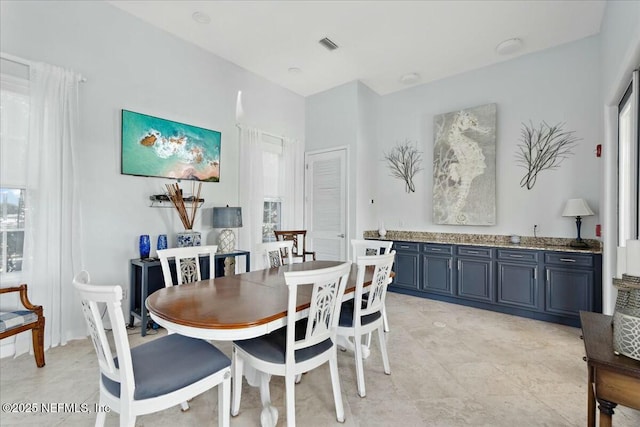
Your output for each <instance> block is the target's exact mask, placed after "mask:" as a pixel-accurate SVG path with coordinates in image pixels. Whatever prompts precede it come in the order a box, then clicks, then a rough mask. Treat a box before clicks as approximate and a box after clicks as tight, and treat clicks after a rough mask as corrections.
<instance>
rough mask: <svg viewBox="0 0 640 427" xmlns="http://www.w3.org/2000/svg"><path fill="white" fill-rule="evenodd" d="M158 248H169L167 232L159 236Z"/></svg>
mask: <svg viewBox="0 0 640 427" xmlns="http://www.w3.org/2000/svg"><path fill="white" fill-rule="evenodd" d="M157 249H158V250H159V251H161V250H163V249H167V235H166V234H161V235H159V236H158V246H157Z"/></svg>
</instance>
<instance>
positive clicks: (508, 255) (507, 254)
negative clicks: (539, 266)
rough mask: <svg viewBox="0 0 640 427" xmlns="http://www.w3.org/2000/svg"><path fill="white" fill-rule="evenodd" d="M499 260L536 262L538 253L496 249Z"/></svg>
mask: <svg viewBox="0 0 640 427" xmlns="http://www.w3.org/2000/svg"><path fill="white" fill-rule="evenodd" d="M498 259H499V260H507V259H508V260H512V261H523V262H538V252H536V251H522V250H516V249H498Z"/></svg>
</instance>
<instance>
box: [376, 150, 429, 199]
mask: <svg viewBox="0 0 640 427" xmlns="http://www.w3.org/2000/svg"><path fill="white" fill-rule="evenodd" d="M384 159H385V160H386V161H387V166H389V169H390V170H391V176H393V177H396V178H398V179H402V180H403V181H404V183H405V190H406V191H407V193H414V192H415V191H416V186H415V184H414V183H413V177H414V176H415V174H416V173H418V172H420V171H421V170H422V167H421V166H420V165H421V164H422V153H421V152H419V151H418V149H417V147H415V146H414V144H413V143H412V142H411V141H410V140H408V139H407V140H405V142H403V143H399V144H397V145H396V146H395V147H393V148H392V149H391V151H390V152H388V153H384Z"/></svg>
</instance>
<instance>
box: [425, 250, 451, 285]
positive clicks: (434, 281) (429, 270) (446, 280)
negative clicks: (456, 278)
mask: <svg viewBox="0 0 640 427" xmlns="http://www.w3.org/2000/svg"><path fill="white" fill-rule="evenodd" d="M422 287H423V290H425V291H428V292H434V293H437V294H442V295H453V286H452V282H451V257H447V258H442V257H433V256H427V255H423V256H422Z"/></svg>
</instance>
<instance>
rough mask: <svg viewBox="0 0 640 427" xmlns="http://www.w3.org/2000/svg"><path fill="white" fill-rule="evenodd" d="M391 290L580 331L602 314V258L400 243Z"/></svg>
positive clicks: (463, 246) (535, 251) (521, 250)
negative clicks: (582, 316)
mask: <svg viewBox="0 0 640 427" xmlns="http://www.w3.org/2000/svg"><path fill="white" fill-rule="evenodd" d="M393 249H394V250H395V251H396V260H395V263H394V272H395V278H394V281H393V283H392V284H391V285H390V287H389V290H390V291H395V292H399V293H404V294H409V295H415V296H420V297H425V298H432V299H437V300H441V301H446V302H451V303H457V304H463V305H467V306H471V307H476V308H482V309H487V310H493V311H499V312H503V313H508V314H513V315H517V316H523V317H529V318H533V319H539V320H545V321H549V322H555V323H562V324H566V325H571V326H576V327H579V326H580V320H579V312H580V310H584V311H595V312H602V297H601V295H602V271H601V269H602V256H601V255H600V254H598V253H591V252H563V251H550V250H536V249H519V248H510V247H509V248H503V247H489V246H475V245H474V246H472V245H455V244H441V243H419V242H403V241H395V242H394V244H393Z"/></svg>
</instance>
